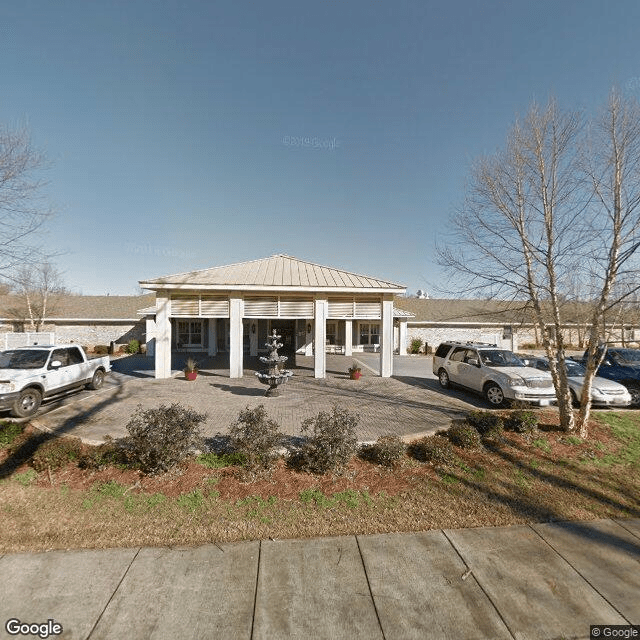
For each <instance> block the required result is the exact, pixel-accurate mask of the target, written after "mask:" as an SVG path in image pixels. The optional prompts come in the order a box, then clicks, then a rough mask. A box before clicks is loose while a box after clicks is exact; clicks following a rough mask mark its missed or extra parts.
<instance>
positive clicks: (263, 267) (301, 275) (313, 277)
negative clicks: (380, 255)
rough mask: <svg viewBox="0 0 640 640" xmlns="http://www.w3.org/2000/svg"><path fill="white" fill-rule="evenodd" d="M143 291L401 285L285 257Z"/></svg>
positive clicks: (390, 288) (195, 274)
mask: <svg viewBox="0 0 640 640" xmlns="http://www.w3.org/2000/svg"><path fill="white" fill-rule="evenodd" d="M140 285H141V286H142V287H143V288H145V289H170V288H177V289H245V290H246V289H249V290H263V291H264V290H271V291H284V290H291V289H295V290H301V291H308V290H318V289H320V290H330V291H341V292H348V291H354V290H359V291H369V292H374V291H375V292H383V291H384V292H391V293H400V292H402V291H405V290H406V287H405V286H404V285H401V284H396V283H394V282H389V281H387V280H380V279H379V278H372V277H370V276H364V275H360V274H357V273H351V272H349V271H343V270H341V269H335V268H333V267H324V266H322V265H318V264H314V263H312V262H307V261H305V260H300V259H298V258H293V257H292V256H287V255H284V254H278V255H274V256H270V257H269V258H262V259H260V260H251V261H249V262H238V263H236V264H230V265H226V266H222V267H212V268H210V269H201V270H199V271H189V272H187V273H178V274H174V275H169V276H163V277H161V278H154V279H153V280H141V281H140Z"/></svg>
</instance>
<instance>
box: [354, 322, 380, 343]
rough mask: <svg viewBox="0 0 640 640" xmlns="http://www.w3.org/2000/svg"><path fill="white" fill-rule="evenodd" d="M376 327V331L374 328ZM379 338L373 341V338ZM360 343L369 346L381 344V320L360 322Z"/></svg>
mask: <svg viewBox="0 0 640 640" xmlns="http://www.w3.org/2000/svg"><path fill="white" fill-rule="evenodd" d="M374 327H375V329H376V331H375V332H374V331H373V329H374ZM374 337H375V338H377V340H375V342H373V341H372V340H373V338H374ZM358 344H361V345H363V346H365V347H367V346H380V323H379V322H360V323H359V326H358Z"/></svg>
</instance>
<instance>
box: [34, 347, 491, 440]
mask: <svg viewBox="0 0 640 640" xmlns="http://www.w3.org/2000/svg"><path fill="white" fill-rule="evenodd" d="M353 359H357V356H356V358H353ZM364 360H365V358H363V359H362V362H363V364H370V363H368V362H364ZM401 360H402V361H403V362H402V366H400V367H398V369H399V370H400V371H401V372H403V373H404V374H410V373H412V370H411V364H410V363H409V361H408V360H407V359H404V358H403V359H401ZM351 361H352V358H345V357H344V356H332V355H328V356H327V378H326V379H324V380H317V379H315V378H313V359H312V358H310V357H300V356H298V357H297V358H296V360H295V365H294V366H293V367H292V368H293V370H294V376H293V377H292V378H291V379H290V380H289V381H288V382H287V384H286V385H284V386H283V387H281V389H282V394H281V396H280V397H277V398H265V397H264V392H265V390H266V387H265V386H264V385H262V384H260V383H259V381H258V379H257V378H256V377H255V375H254V374H253V372H254V370H255V369H257V368H260V367H261V364H260V363H259V362H258V361H257V360H256V359H248V360H247V361H246V363H245V375H244V377H243V378H241V379H230V378H229V377H228V373H229V372H228V364H227V363H225V361H224V360H222V359H217V358H209V359H206V360H203V361H202V363H201V369H200V373H199V375H198V379H197V380H195V381H194V382H188V381H186V380H185V379H184V376H183V375H182V373H180V372H179V365H180V362H178V361H176V363H175V368H176V372H175V376H174V377H172V378H169V379H166V380H156V379H154V378H153V377H152V376H153V371H152V366H153V361H152V359H147V358H144V357H140V356H138V357H135V358H127V359H123V360H120V361H114V363H113V366H114V374H112V376H111V377H110V380H109V382H108V384H106V385H105V387H104V388H103V389H101V390H100V391H98V392H82V393H81V394H78V395H75V396H70V397H69V398H67V399H66V400H65V401H64V402H62V403H58V404H54V405H49V406H45V407H44V408H43V409H42V410H41V412H40V413H39V414H38V416H37V417H36V423H38V424H39V425H40V426H44V427H46V428H48V429H51V430H52V431H54V432H56V433H59V434H69V435H75V436H79V437H82V438H85V439H87V440H90V441H101V440H103V439H104V437H105V436H106V435H109V436H111V437H119V436H122V435H125V433H126V430H125V425H126V423H127V421H128V420H129V418H130V416H131V415H132V413H133V411H134V410H135V408H136V406H137V405H138V404H140V405H142V406H143V407H144V408H151V407H157V406H159V405H160V404H170V403H173V402H179V403H181V404H183V405H185V406H189V407H192V408H194V409H196V410H197V411H201V412H206V413H207V420H206V423H205V424H204V427H203V430H204V432H205V435H207V436H213V435H215V434H217V433H221V434H224V433H226V432H227V431H228V427H229V425H230V424H231V423H232V422H233V421H234V420H235V419H236V418H237V416H238V413H239V412H240V411H241V410H242V409H244V408H246V407H251V408H253V407H256V406H258V405H260V404H263V405H264V406H265V407H266V409H267V412H268V414H269V416H270V417H271V418H272V419H274V420H276V421H277V422H278V423H279V424H280V427H281V431H282V432H283V433H286V434H289V435H298V434H299V433H300V425H301V424H302V422H303V420H305V419H306V418H310V417H313V416H315V415H316V414H317V413H318V412H319V411H330V410H331V407H332V406H333V405H334V404H337V405H338V406H339V407H341V408H344V409H348V410H349V411H351V412H353V413H356V414H357V415H358V417H359V419H360V421H359V426H358V438H359V440H360V441H369V440H375V439H376V438H377V437H378V436H380V435H384V434H397V435H400V436H409V435H413V434H418V433H433V432H435V431H437V430H439V429H444V428H447V427H448V425H449V423H450V420H451V419H452V418H455V417H459V416H460V415H461V414H462V413H463V412H465V411H468V410H470V409H473V408H475V407H477V406H479V405H478V402H480V404H481V401H478V400H477V399H475V398H474V397H473V396H467V395H466V394H464V393H459V392H458V393H456V392H453V393H452V392H449V391H442V390H440V389H439V388H438V385H437V381H436V380H435V378H434V377H433V376H430V378H429V376H426V377H421V376H420V373H421V372H423V371H430V366H429V367H426V366H425V365H426V362H425V361H426V358H425V359H424V361H422V362H416V363H415V369H416V370H415V372H413V373H415V374H416V375H398V376H397V377H394V378H380V377H378V376H377V375H375V374H374V373H373V372H372V371H371V370H370V369H367V368H364V370H363V372H364V375H363V377H362V378H361V379H360V380H358V381H354V380H349V378H348V376H347V374H346V369H347V367H348V366H349V365H350V364H351ZM225 365H226V367H227V368H224V367H225ZM407 367H408V368H407Z"/></svg>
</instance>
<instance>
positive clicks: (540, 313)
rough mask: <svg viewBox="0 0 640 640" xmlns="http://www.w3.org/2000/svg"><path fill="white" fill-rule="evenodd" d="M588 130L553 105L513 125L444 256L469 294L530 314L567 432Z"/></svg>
mask: <svg viewBox="0 0 640 640" xmlns="http://www.w3.org/2000/svg"><path fill="white" fill-rule="evenodd" d="M581 128H582V120H581V117H580V115H579V114H577V113H563V112H561V111H560V110H559V109H558V108H557V106H556V105H555V103H553V102H551V103H549V104H548V105H547V107H546V108H544V109H541V108H539V107H538V106H536V105H534V106H533V107H532V108H531V109H530V111H529V113H528V114H527V115H526V117H525V118H524V119H523V120H522V121H521V122H516V124H515V125H514V126H513V128H512V130H511V132H510V134H509V136H508V138H507V144H506V147H505V149H504V150H503V151H501V152H499V153H497V154H496V155H495V156H493V157H488V158H482V159H480V160H479V161H478V162H476V164H475V165H474V167H473V170H472V177H471V181H470V188H469V192H468V197H467V200H466V203H465V205H464V207H463V208H462V209H461V210H460V211H459V212H458V213H457V214H456V215H455V216H454V218H453V228H454V231H453V236H454V243H453V244H450V245H448V246H445V247H443V248H441V249H440V250H439V256H440V262H441V264H443V265H445V266H447V267H448V268H450V269H453V270H454V271H455V272H456V273H457V274H458V276H460V277H461V281H462V287H461V288H462V289H463V290H466V291H469V290H472V291H475V292H476V293H482V294H485V295H486V294H487V293H488V294H489V295H490V296H491V297H507V298H509V299H511V300H514V301H515V300H520V301H525V302H526V303H527V305H528V306H529V307H530V309H531V313H532V315H533V319H534V322H535V325H536V327H537V330H538V333H539V335H540V336H541V339H542V343H543V345H544V348H545V351H546V353H547V356H548V358H549V364H550V370H551V374H552V376H553V382H554V385H555V387H556V390H557V394H558V402H559V409H560V422H561V424H562V426H563V427H564V428H566V429H571V428H573V427H574V417H573V411H572V404H571V397H570V392H569V387H568V384H567V376H566V370H565V367H564V342H563V333H562V318H561V314H560V303H561V300H560V292H559V290H558V285H559V282H562V281H564V280H565V279H566V278H567V277H568V276H569V274H570V273H571V271H572V270H573V269H574V262H575V247H576V245H577V246H579V244H580V235H579V234H578V233H577V230H578V229H579V228H580V227H582V225H583V223H582V221H581V214H582V213H583V207H580V206H576V200H575V198H574V194H575V193H576V191H577V190H578V188H579V183H578V182H577V180H576V168H577V163H578V156H577V154H576V148H577V143H578V140H579V136H580V132H581ZM558 365H559V366H558Z"/></svg>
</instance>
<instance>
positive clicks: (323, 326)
mask: <svg viewBox="0 0 640 640" xmlns="http://www.w3.org/2000/svg"><path fill="white" fill-rule="evenodd" d="M328 306H329V302H328V301H327V299H326V298H316V299H315V301H314V316H315V320H314V323H313V327H314V329H313V377H314V378H326V377H327V348H326V342H327V308H328Z"/></svg>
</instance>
